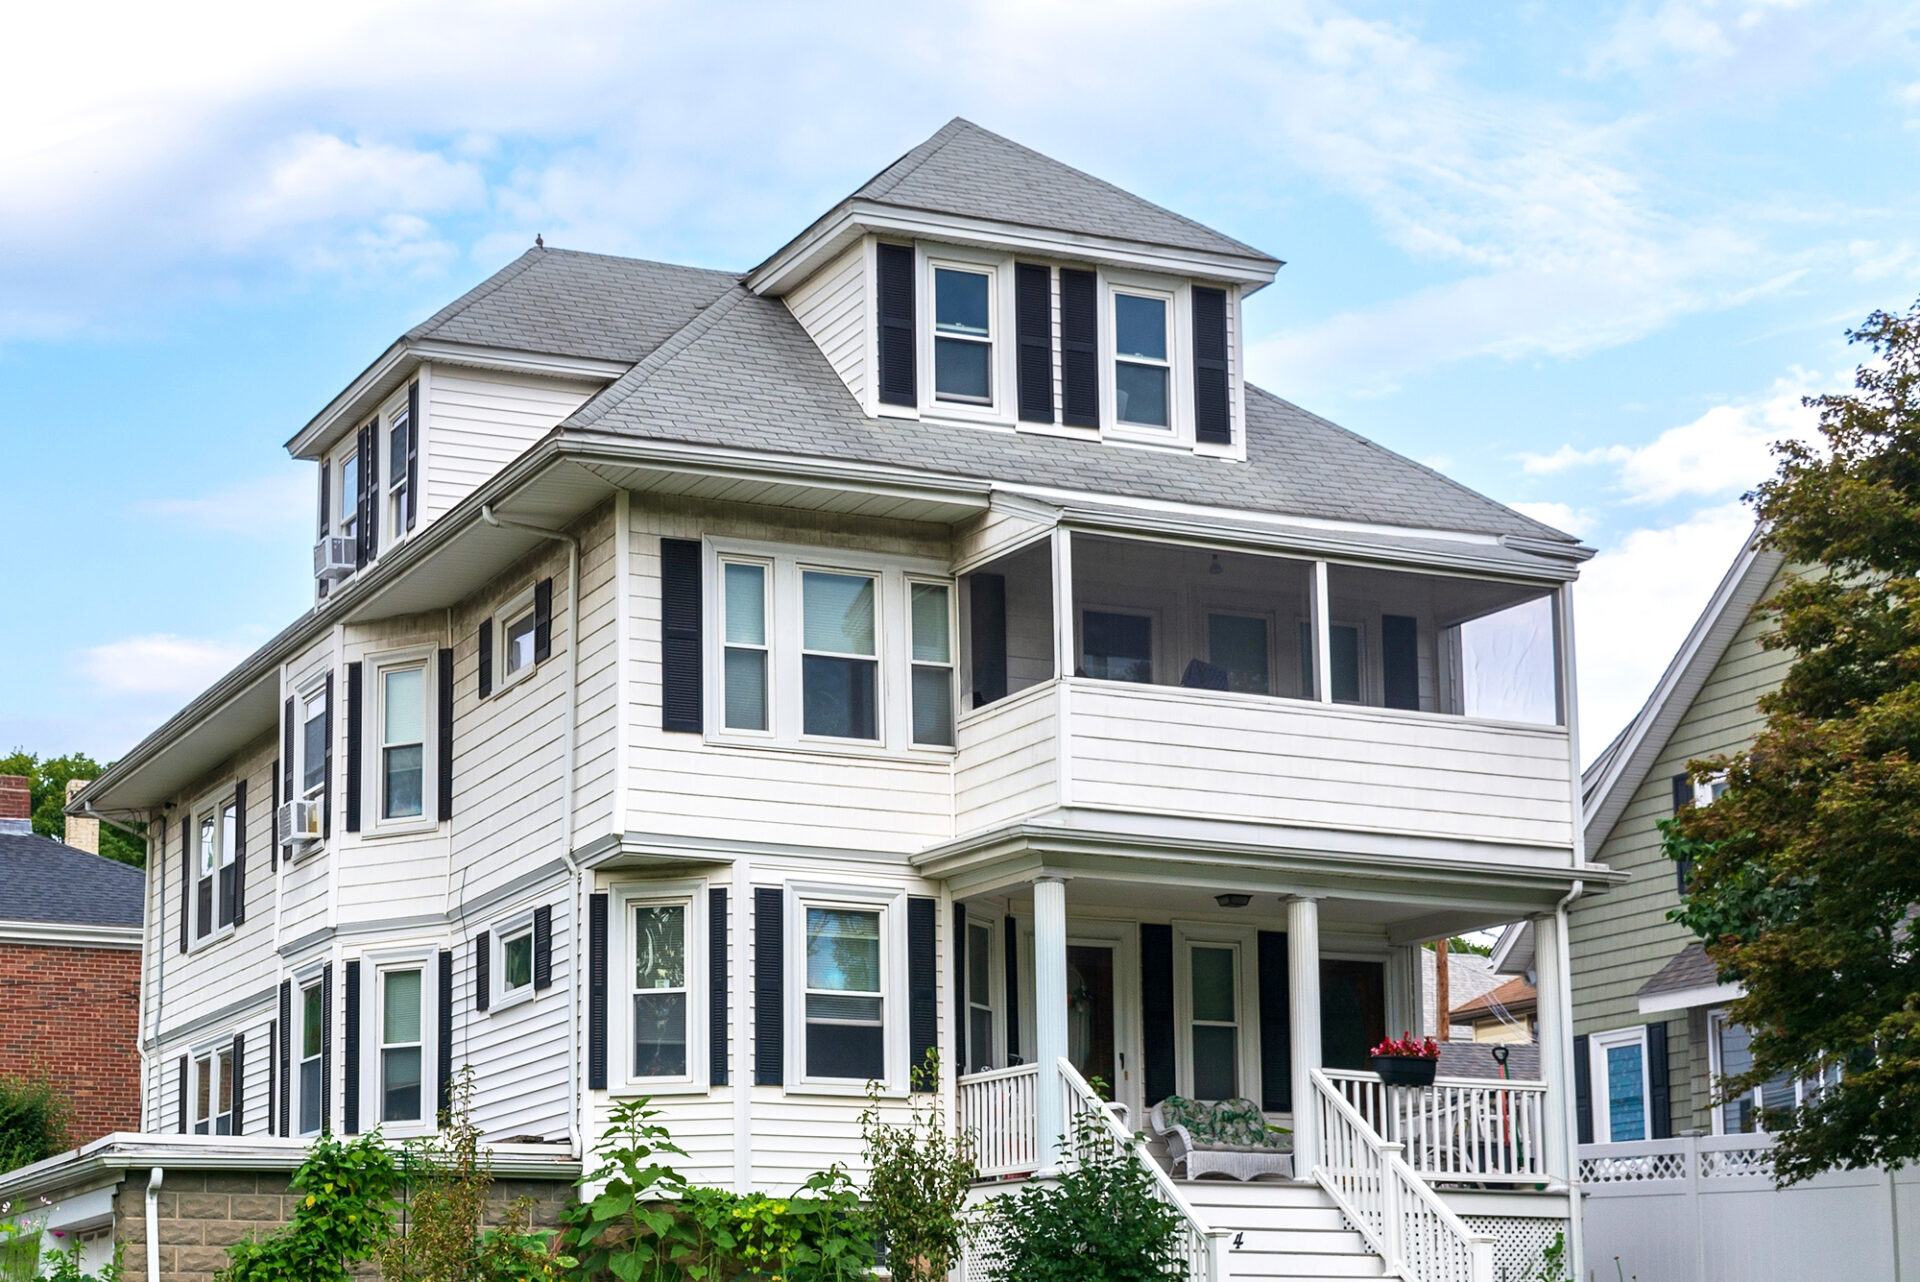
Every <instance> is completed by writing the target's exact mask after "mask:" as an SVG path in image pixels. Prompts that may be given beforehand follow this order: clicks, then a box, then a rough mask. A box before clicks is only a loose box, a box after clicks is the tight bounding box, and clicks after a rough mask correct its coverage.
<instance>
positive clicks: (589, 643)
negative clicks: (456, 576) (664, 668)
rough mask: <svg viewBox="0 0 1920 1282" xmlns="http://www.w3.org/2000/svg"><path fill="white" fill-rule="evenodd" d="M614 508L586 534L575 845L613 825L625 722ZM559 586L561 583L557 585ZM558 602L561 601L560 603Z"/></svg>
mask: <svg viewBox="0 0 1920 1282" xmlns="http://www.w3.org/2000/svg"><path fill="white" fill-rule="evenodd" d="M612 511H613V509H612V507H611V505H609V506H608V507H607V508H606V509H605V510H604V511H603V512H602V513H601V514H600V515H599V516H598V517H596V518H595V520H594V521H593V522H592V523H591V527H590V528H589V529H588V530H586V531H584V532H583V533H582V536H581V548H580V653H579V660H578V661H579V665H580V673H579V680H580V690H579V694H578V699H579V703H578V707H577V710H576V712H575V718H576V721H575V728H574V743H575V745H576V747H575V760H574V815H573V830H574V845H575V846H576V847H578V846H581V845H584V844H586V843H587V842H589V841H592V840H593V839H594V838H595V837H598V836H601V835H602V834H604V833H606V832H608V831H609V830H610V829H611V827H612V821H613V811H614V804H613V803H614V792H615V790H616V788H617V787H618V782H619V781H618V777H617V775H616V771H615V764H616V759H617V756H618V752H617V743H618V739H619V725H620V716H621V711H620V675H621V674H620V668H619V627H618V624H619V617H618V611H619V594H618V592H616V591H615V587H616V585H615V583H614V569H615V565H616V558H615V555H614V552H615V548H616V540H615V538H614V531H613V521H612ZM556 586H557V583H556ZM554 608H555V609H556V610H558V608H559V606H558V604H557V603H556V605H555V607H554Z"/></svg>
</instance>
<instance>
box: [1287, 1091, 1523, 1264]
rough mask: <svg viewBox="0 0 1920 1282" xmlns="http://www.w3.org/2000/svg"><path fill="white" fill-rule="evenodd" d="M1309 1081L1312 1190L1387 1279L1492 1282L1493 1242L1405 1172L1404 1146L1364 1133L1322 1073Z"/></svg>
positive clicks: (1412, 1172)
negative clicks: (1313, 1107)
mask: <svg viewBox="0 0 1920 1282" xmlns="http://www.w3.org/2000/svg"><path fill="white" fill-rule="evenodd" d="M1309 1076H1310V1078H1311V1080H1312V1082H1313V1086H1314V1092H1315V1095H1316V1096H1317V1099H1318V1104H1319V1115H1320V1158H1321V1160H1320V1162H1319V1163H1318V1164H1317V1165H1315V1166H1314V1168H1313V1179H1314V1182H1315V1183H1317V1184H1319V1185H1320V1187H1321V1188H1323V1189H1325V1190H1326V1192H1327V1195H1328V1196H1329V1197H1331V1198H1332V1199H1333V1200H1334V1202H1335V1204H1337V1205H1338V1206H1339V1208H1340V1210H1341V1213H1342V1214H1344V1215H1345V1216H1346V1217H1347V1219H1348V1220H1349V1221H1351V1222H1352V1224H1353V1226H1354V1228H1356V1229H1358V1230H1359V1232H1360V1236H1361V1237H1363V1238H1365V1239H1366V1241H1367V1245H1368V1246H1370V1247H1372V1248H1373V1250H1374V1253H1375V1254H1377V1255H1379V1256H1380V1258H1381V1259H1382V1260H1384V1261H1385V1262H1386V1266H1387V1272H1388V1273H1389V1274H1391V1275H1393V1276H1395V1277H1399V1278H1403V1279H1406V1282H1493V1246H1494V1240H1493V1238H1492V1237H1491V1236H1489V1235H1487V1234H1485V1233H1476V1232H1475V1231H1474V1230H1473V1229H1471V1228H1469V1227H1468V1226H1467V1223H1466V1221H1464V1220H1462V1219H1461V1218H1460V1217H1459V1216H1458V1215H1456V1214H1454V1212H1453V1209H1452V1208H1451V1207H1449V1206H1448V1205H1447V1204H1446V1203H1445V1202H1444V1201H1443V1200H1441V1197H1440V1195H1439V1194H1438V1193H1436V1192H1435V1191H1434V1189H1433V1186H1432V1185H1430V1184H1428V1183H1427V1182H1426V1180H1425V1179H1423V1178H1422V1177H1421V1175H1420V1173H1419V1172H1418V1171H1416V1170H1414V1169H1413V1167H1412V1166H1411V1165H1409V1164H1408V1162H1407V1160H1406V1158H1405V1157H1404V1156H1403V1153H1404V1151H1405V1146H1404V1145H1401V1144H1397V1143H1393V1142H1391V1141H1389V1140H1387V1139H1385V1138H1384V1137H1382V1136H1381V1135H1380V1133H1379V1132H1378V1131H1376V1130H1374V1129H1373V1127H1372V1126H1370V1125H1368V1123H1367V1119H1366V1118H1364V1117H1362V1116H1361V1115H1360V1110H1358V1109H1356V1108H1355V1107H1354V1106H1353V1105H1352V1103H1350V1102H1349V1101H1348V1100H1347V1098H1346V1096H1345V1095H1344V1094H1342V1093H1341V1092H1340V1091H1339V1089H1337V1088H1336V1087H1335V1086H1334V1085H1333V1083H1332V1082H1331V1081H1329V1080H1328V1079H1327V1077H1326V1075H1325V1074H1324V1073H1322V1072H1321V1071H1320V1070H1319V1069H1317V1068H1316V1069H1313V1070H1311V1071H1310V1074H1309Z"/></svg>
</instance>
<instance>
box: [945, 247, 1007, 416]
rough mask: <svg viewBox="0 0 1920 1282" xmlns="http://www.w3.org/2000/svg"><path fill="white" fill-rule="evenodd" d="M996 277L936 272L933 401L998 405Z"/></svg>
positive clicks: (971, 271) (983, 272)
mask: <svg viewBox="0 0 1920 1282" xmlns="http://www.w3.org/2000/svg"><path fill="white" fill-rule="evenodd" d="M993 286H994V273H993V272H992V271H991V270H989V269H981V268H969V267H957V266H947V265H944V264H935V265H934V267H933V396H934V399H935V400H936V401H957V402H959V403H961V404H966V405H992V404H993V364H994V361H993V328H994V327H993V312H994V297H993V295H994V288H993Z"/></svg>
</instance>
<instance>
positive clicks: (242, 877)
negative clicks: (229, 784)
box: [233, 779, 247, 926]
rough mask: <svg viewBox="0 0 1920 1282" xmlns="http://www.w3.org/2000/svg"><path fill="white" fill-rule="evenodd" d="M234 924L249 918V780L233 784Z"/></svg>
mask: <svg viewBox="0 0 1920 1282" xmlns="http://www.w3.org/2000/svg"><path fill="white" fill-rule="evenodd" d="M233 813H234V825H233V924H234V925H236V926H238V925H240V924H241V923H242V922H244V921H246V919H247V781H246V780H245V779H242V780H240V782H238V783H236V784H234V785H233Z"/></svg>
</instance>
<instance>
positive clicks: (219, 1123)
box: [192, 1045, 238, 1135]
mask: <svg viewBox="0 0 1920 1282" xmlns="http://www.w3.org/2000/svg"><path fill="white" fill-rule="evenodd" d="M236 1089H238V1088H237V1086H236V1085H235V1083H234V1080H233V1047H232V1046H231V1045H227V1046H223V1047H220V1048H219V1049H218V1050H214V1051H210V1052H208V1053H206V1054H204V1055H201V1056H200V1057H199V1058H197V1059H195V1060H194V1061H193V1119H192V1120H193V1133H194V1134H195V1135H231V1134H233V1096H234V1092H235V1090H236Z"/></svg>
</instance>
